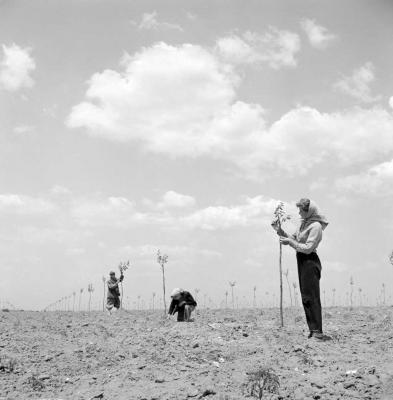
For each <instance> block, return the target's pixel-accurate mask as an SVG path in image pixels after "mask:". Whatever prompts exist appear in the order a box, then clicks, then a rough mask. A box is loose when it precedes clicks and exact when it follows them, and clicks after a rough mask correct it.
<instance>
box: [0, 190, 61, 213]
mask: <svg viewBox="0 0 393 400" xmlns="http://www.w3.org/2000/svg"><path fill="white" fill-rule="evenodd" d="M55 210H56V206H55V204H53V203H52V202H51V201H49V200H46V199H43V198H39V197H32V196H25V195H19V194H13V193H11V194H0V214H2V215H23V216H29V215H31V216H34V215H48V214H51V213H53V212H54V211H55Z"/></svg>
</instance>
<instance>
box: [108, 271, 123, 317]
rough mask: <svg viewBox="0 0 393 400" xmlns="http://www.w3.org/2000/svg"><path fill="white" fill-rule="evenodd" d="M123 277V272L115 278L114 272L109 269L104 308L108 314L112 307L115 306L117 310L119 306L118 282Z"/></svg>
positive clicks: (110, 312)
mask: <svg viewBox="0 0 393 400" xmlns="http://www.w3.org/2000/svg"><path fill="white" fill-rule="evenodd" d="M123 279H124V275H123V273H121V274H120V278H119V279H117V278H116V273H115V272H114V271H111V272H110V273H109V279H108V281H107V284H108V294H107V301H106V309H107V310H108V314H109V315H111V314H112V309H113V307H115V308H116V309H117V310H118V309H119V308H120V290H119V283H120V282H122V281H123Z"/></svg>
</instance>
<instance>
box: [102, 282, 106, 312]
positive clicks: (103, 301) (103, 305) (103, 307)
mask: <svg viewBox="0 0 393 400" xmlns="http://www.w3.org/2000/svg"><path fill="white" fill-rule="evenodd" d="M102 283H103V284H104V296H103V298H102V311H105V294H106V278H105V276H103V277H102Z"/></svg>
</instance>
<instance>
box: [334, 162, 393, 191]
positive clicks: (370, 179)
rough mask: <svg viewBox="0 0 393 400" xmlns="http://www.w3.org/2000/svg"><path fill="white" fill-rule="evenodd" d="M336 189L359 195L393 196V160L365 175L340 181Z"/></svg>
mask: <svg viewBox="0 0 393 400" xmlns="http://www.w3.org/2000/svg"><path fill="white" fill-rule="evenodd" d="M336 188H337V189H339V190H342V191H346V192H353V193H357V194H366V195H373V196H391V195H392V194H393V159H392V160H390V161H387V162H384V163H380V164H377V165H375V166H373V167H371V168H369V169H368V170H367V171H365V172H363V173H360V174H355V175H350V176H347V177H345V178H341V179H338V180H337V181H336Z"/></svg>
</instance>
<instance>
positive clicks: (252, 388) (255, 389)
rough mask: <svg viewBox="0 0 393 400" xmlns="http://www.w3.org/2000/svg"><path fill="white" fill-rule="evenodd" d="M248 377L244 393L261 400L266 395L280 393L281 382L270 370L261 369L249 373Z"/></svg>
mask: <svg viewBox="0 0 393 400" xmlns="http://www.w3.org/2000/svg"><path fill="white" fill-rule="evenodd" d="M247 375H248V376H247V381H246V383H245V384H244V392H245V393H247V394H248V395H249V396H251V397H255V398H256V399H259V400H261V399H262V398H263V395H264V393H269V395H270V394H275V393H278V389H279V387H280V380H279V378H278V376H277V375H276V374H275V373H274V372H273V371H272V370H271V369H270V368H265V367H260V368H258V369H257V370H256V371H250V372H247ZM270 397H271V396H270Z"/></svg>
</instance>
